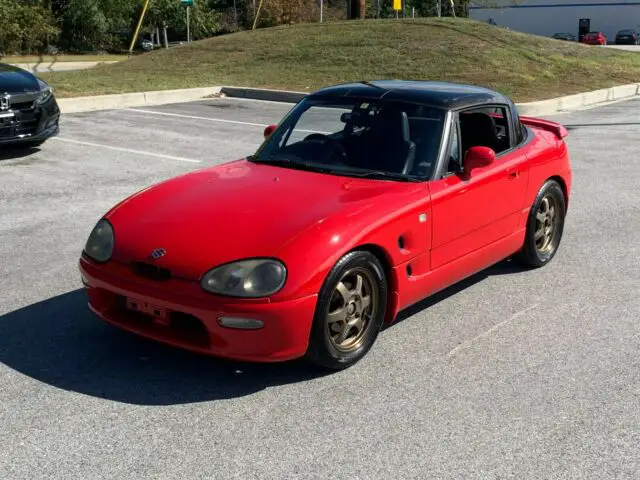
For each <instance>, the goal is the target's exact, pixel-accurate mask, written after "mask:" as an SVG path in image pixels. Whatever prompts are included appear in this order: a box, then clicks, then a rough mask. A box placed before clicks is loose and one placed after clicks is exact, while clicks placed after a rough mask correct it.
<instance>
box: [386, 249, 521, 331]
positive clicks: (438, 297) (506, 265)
mask: <svg viewBox="0 0 640 480" xmlns="http://www.w3.org/2000/svg"><path fill="white" fill-rule="evenodd" d="M527 270H528V268H527V267H524V266H522V265H520V264H519V263H517V262H514V261H513V260H511V259H510V258H509V259H506V260H503V261H501V262H499V263H496V264H495V265H493V266H491V267H489V268H487V269H485V270H482V271H480V272H478V273H476V274H475V275H472V276H470V277H467V278H466V279H464V280H461V281H460V282H458V283H454V284H453V285H451V286H449V287H447V288H445V289H444V290H441V291H439V292H437V293H434V294H433V295H431V296H429V297H427V298H425V299H424V300H421V301H420V302H418V303H415V304H413V305H411V306H409V307H407V308H406V309H404V310H402V311H400V312H399V313H398V316H397V317H396V320H395V321H394V322H393V323H392V324H390V325H386V326H385V328H384V330H386V329H388V328H392V327H394V326H396V325H398V324H400V323H402V322H403V321H405V320H407V319H408V318H411V317H413V316H414V315H416V314H418V313H420V312H422V311H423V310H426V309H428V308H429V307H432V306H433V305H436V304H437V303H440V302H442V301H443V300H446V299H447V298H449V297H453V296H454V295H456V294H458V293H460V292H462V291H463V290H465V289H467V288H469V287H471V286H472V285H475V284H476V283H479V282H481V281H483V280H484V279H486V278H488V277H491V276H495V275H510V274H513V273H520V272H525V271H527Z"/></svg>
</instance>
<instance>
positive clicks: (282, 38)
mask: <svg viewBox="0 0 640 480" xmlns="http://www.w3.org/2000/svg"><path fill="white" fill-rule="evenodd" d="M42 77H43V78H44V79H46V80H47V81H49V82H51V83H52V84H53V85H54V86H55V87H56V89H57V92H58V95H59V96H60V97H70V96H80V95H94V94H95V95H97V94H109V93H121V92H132V91H142V90H163V89H172V88H189V87H203V86H214V85H233V86H247V87H265V88H278V89H286V90H298V91H313V90H314V89H317V88H319V87H323V86H326V85H330V84H334V83H339V82H347V81H355V80H372V79H386V78H398V79H422V80H446V81H456V82H464V83H472V84H477V85H484V86H488V87H490V88H494V89H497V90H499V91H501V92H503V93H505V94H507V95H510V96H511V97H512V98H513V99H514V100H515V101H517V102H525V101H531V100H538V99H545V98H551V97H555V96H559V95H565V94H572V93H578V92H583V91H588V90H593V89H596V88H604V87H609V86H614V85H619V84H625V83H633V82H637V81H639V80H640V54H637V53H635V52H624V51H619V50H615V49H607V48H600V47H590V46H585V45H580V44H576V43H570V42H562V41H557V40H552V39H548V38H543V37H538V36H532V35H527V34H522V33H516V32H512V31H509V30H505V29H502V28H497V27H492V26H489V25H487V24H484V23H479V22H473V21H469V20H456V19H416V20H366V21H351V22H336V23H325V24H307V25H293V26H284V27H277V28H270V29H260V30H256V31H253V32H251V31H249V32H240V33H235V34H231V35H224V36H220V37H216V38H211V39H207V40H203V41H199V42H193V43H191V44H188V45H183V46H180V47H176V48H172V49H168V50H160V51H154V52H151V53H146V54H143V55H139V56H136V57H134V58H132V59H130V60H127V61H126V62H121V63H117V64H113V65H101V66H98V67H95V68H92V69H89V70H82V71H76V72H56V73H47V74H42Z"/></svg>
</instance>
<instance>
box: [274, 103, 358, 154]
mask: <svg viewBox="0 0 640 480" xmlns="http://www.w3.org/2000/svg"><path fill="white" fill-rule="evenodd" d="M350 111H351V110H350V109H349V108H345V107H340V106H336V107H321V106H314V107H311V108H310V109H309V110H307V112H306V113H305V115H303V116H301V117H300V120H299V121H298V122H297V123H296V124H295V126H294V128H293V129H292V131H291V135H290V136H289V137H288V138H287V139H286V143H285V145H291V144H292V143H296V142H301V141H303V140H304V139H305V138H306V137H307V136H309V135H310V134H313V133H318V134H323V135H334V134H336V133H339V132H341V131H342V130H343V129H344V122H343V121H342V115H343V114H344V113H349V112H350Z"/></svg>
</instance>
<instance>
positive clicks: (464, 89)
mask: <svg viewBox="0 0 640 480" xmlns="http://www.w3.org/2000/svg"><path fill="white" fill-rule="evenodd" d="M310 97H312V98H318V97H356V98H369V99H380V98H383V97H384V98H385V99H388V100H395V101H406V102H412V103H421V104H424V105H430V106H433V107H438V108H444V109H447V110H457V109H459V108H466V107H473V106H476V105H483V104H487V103H500V104H507V105H511V104H512V102H511V100H510V99H509V98H507V97H506V96H504V95H502V94H501V93H498V92H496V91H493V90H490V89H488V88H483V87H477V86H474V85H465V84H461V83H452V82H433V81H421V80H376V81H370V82H358V83H345V84H341V85H334V86H331V87H326V88H323V89H320V90H318V91H317V92H314V93H313V94H311V95H310Z"/></svg>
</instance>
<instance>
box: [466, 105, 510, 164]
mask: <svg viewBox="0 0 640 480" xmlns="http://www.w3.org/2000/svg"><path fill="white" fill-rule="evenodd" d="M459 119H460V137H461V142H460V143H461V148H462V152H461V153H462V156H463V158H464V155H465V154H466V152H467V150H469V148H471V147H475V146H482V147H489V148H491V149H493V150H494V151H495V152H496V154H500V153H502V152H504V151H505V150H509V149H510V148H511V135H512V133H511V132H510V127H509V116H508V110H507V108H506V107H490V108H479V109H470V110H466V111H463V112H461V113H460V115H459Z"/></svg>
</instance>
